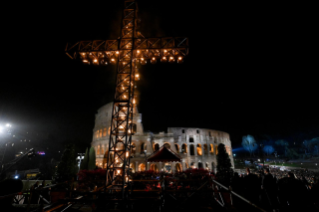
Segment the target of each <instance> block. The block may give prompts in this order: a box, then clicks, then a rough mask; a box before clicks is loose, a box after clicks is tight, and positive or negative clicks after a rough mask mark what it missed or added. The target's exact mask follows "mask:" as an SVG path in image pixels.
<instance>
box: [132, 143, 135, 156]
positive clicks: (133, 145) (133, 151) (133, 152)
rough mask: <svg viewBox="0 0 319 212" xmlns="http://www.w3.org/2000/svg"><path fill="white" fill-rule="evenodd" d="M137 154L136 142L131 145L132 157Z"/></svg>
mask: <svg viewBox="0 0 319 212" xmlns="http://www.w3.org/2000/svg"><path fill="white" fill-rule="evenodd" d="M135 152H136V145H135V143H134V142H132V143H131V155H135Z"/></svg>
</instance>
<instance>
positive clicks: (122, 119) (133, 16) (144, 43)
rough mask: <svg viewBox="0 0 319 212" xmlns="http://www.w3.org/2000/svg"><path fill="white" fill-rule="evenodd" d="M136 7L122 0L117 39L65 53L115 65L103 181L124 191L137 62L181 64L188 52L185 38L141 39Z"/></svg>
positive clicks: (68, 49)
mask: <svg viewBox="0 0 319 212" xmlns="http://www.w3.org/2000/svg"><path fill="white" fill-rule="evenodd" d="M137 13H138V7H137V3H136V1H135V0H125V1H124V12H123V18H122V26H121V36H120V37H119V38H118V39H117V40H93V41H79V42H77V43H75V44H73V45H69V44H67V46H66V49H65V51H66V54H67V55H68V56H69V57H70V58H71V59H75V58H80V59H81V60H82V61H83V63H86V64H94V65H108V64H109V63H110V64H116V63H117V64H118V68H117V76H116V89H115V96H114V103H113V111H112V120H111V130H110V139H109V145H108V148H109V151H108V157H107V171H106V183H107V185H108V186H110V187H112V188H114V189H119V190H122V191H123V192H124V188H125V187H126V186H127V185H128V183H129V174H130V152H131V148H132V146H131V141H132V135H133V134H134V132H133V109H134V104H135V99H134V88H135V81H136V80H138V79H139V74H138V64H142V65H144V64H146V63H148V62H150V63H152V64H155V63H156V62H157V61H158V60H160V61H161V62H171V63H173V62H177V63H182V62H183V60H184V57H185V56H186V55H187V54H188V38H186V37H175V38H173V37H164V38H145V37H144V36H143V35H142V34H141V33H140V32H139V31H137V30H136V29H137V22H138V19H137Z"/></svg>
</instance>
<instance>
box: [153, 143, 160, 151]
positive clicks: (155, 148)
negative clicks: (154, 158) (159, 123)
mask: <svg viewBox="0 0 319 212" xmlns="http://www.w3.org/2000/svg"><path fill="white" fill-rule="evenodd" d="M159 148H160V146H159V144H158V143H156V144H155V145H154V151H158V150H159Z"/></svg>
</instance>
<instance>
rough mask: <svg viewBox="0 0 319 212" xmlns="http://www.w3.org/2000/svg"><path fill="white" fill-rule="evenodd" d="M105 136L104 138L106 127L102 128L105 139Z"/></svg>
mask: <svg viewBox="0 0 319 212" xmlns="http://www.w3.org/2000/svg"><path fill="white" fill-rule="evenodd" d="M105 136H106V127H105V128H103V137H105Z"/></svg>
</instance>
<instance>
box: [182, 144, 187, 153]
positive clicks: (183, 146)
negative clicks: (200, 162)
mask: <svg viewBox="0 0 319 212" xmlns="http://www.w3.org/2000/svg"><path fill="white" fill-rule="evenodd" d="M182 153H187V145H186V144H183V145H182Z"/></svg>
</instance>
